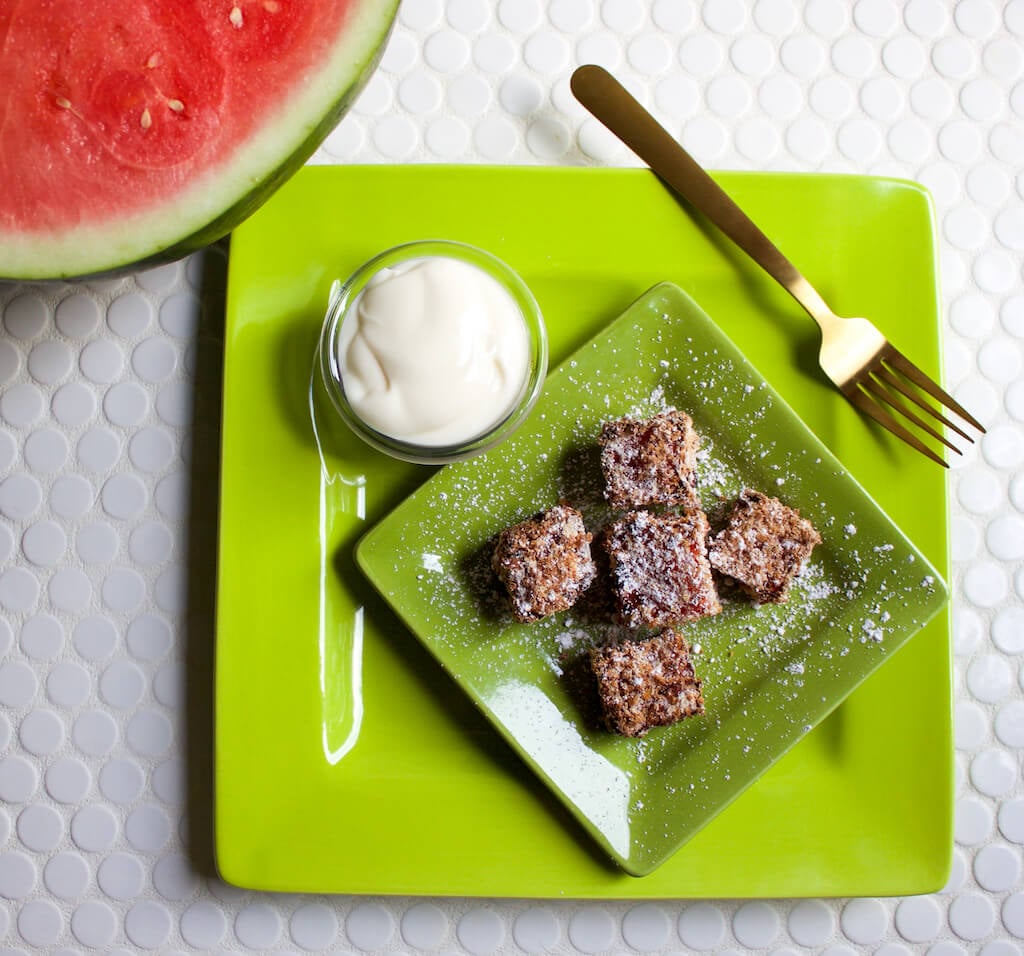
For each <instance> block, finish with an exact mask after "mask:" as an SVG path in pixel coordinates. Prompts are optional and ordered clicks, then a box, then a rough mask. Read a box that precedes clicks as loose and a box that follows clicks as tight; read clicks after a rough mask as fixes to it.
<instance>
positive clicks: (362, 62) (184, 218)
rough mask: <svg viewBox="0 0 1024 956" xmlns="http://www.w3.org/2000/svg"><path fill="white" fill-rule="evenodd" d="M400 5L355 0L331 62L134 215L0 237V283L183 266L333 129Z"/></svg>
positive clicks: (375, 59) (373, 63) (372, 64)
mask: <svg viewBox="0 0 1024 956" xmlns="http://www.w3.org/2000/svg"><path fill="white" fill-rule="evenodd" d="M398 5H399V0H357V2H356V4H355V5H354V8H353V11H352V16H351V19H350V20H349V21H348V23H347V24H346V27H345V29H344V31H343V32H342V34H341V36H340V37H339V38H338V42H337V43H336V44H335V45H334V47H333V49H332V51H331V54H330V56H329V57H328V58H327V60H326V61H325V63H324V64H323V65H322V66H321V68H320V69H318V70H317V72H316V73H315V74H314V75H312V76H310V77H308V79H307V81H306V82H304V83H303V84H302V85H301V87H300V88H297V89H294V90H292V91H289V95H288V96H286V97H284V98H283V100H282V101H281V102H280V103H278V104H277V105H276V106H275V107H274V114H273V115H272V116H267V117H266V119H265V121H264V122H263V123H262V124H261V125H260V127H259V129H258V131H257V132H256V133H255V134H254V135H253V136H251V137H249V139H248V140H247V141H246V142H245V143H244V144H241V145H240V146H239V148H238V149H237V150H235V152H234V153H233V155H232V156H231V157H230V159H229V160H228V161H227V162H225V163H223V164H219V165H217V166H216V167H213V168H210V169H208V170H206V171H204V172H203V173H202V174H201V175H199V176H197V177H196V178H195V179H194V180H193V181H192V182H191V183H190V184H189V185H188V186H187V187H186V188H185V189H183V190H181V191H180V192H178V193H177V194H176V195H174V196H172V197H169V198H168V199H167V200H166V201H164V202H161V203H160V204H158V205H155V206H148V207H147V208H146V209H144V210H142V211H140V212H139V213H137V214H130V215H121V216H119V217H117V218H112V219H109V220H107V221H104V222H101V223H92V224H90V223H81V224H77V225H75V226H73V227H70V228H65V229H61V230H60V231H59V232H55V233H27V232H13V231H6V232H5V231H3V230H0V279H11V280H31V281H45V280H51V279H81V278H92V277H97V276H104V275H117V274H121V273H124V272H128V271H132V270H136V269H140V268H145V267H149V266H154V265H158V264H160V263H163V262H168V261H172V260H175V259H180V258H182V257H184V256H186V255H189V254H190V253H192V252H195V251H197V250H199V249H202V248H203V247H205V246H207V245H209V244H210V243H212V242H214V241H216V240H217V239H220V238H221V237H223V236H225V235H226V234H227V233H229V232H230V231H231V230H232V229H234V228H235V226H237V225H238V224H239V223H241V222H242V221H243V220H244V219H246V218H248V217H249V216H250V215H252V213H254V212H255V211H256V210H257V209H258V208H259V207H260V206H261V205H262V204H263V203H264V202H266V200H267V199H269V198H270V196H271V195H272V194H273V193H274V191H275V190H277V189H278V188H279V187H280V186H281V185H283V183H284V182H285V181H286V180H287V179H288V178H289V177H291V176H292V175H293V174H294V173H295V172H296V171H297V170H298V169H299V168H300V167H301V166H302V165H303V164H304V163H305V162H306V160H307V159H309V157H310V156H312V155H313V153H314V152H315V151H316V149H317V147H318V146H319V145H320V144H321V143H322V142H323V140H324V139H325V138H326V137H327V135H328V134H329V133H330V132H331V131H332V130H333V129H334V128H335V126H337V124H338V122H339V121H340V120H341V118H342V116H343V115H344V114H345V113H346V111H347V110H348V108H349V107H350V106H351V105H352V103H353V101H354V100H355V99H356V97H358V95H359V93H360V92H361V91H362V89H363V87H364V86H365V84H366V82H367V81H368V80H369V78H370V76H371V75H372V74H373V72H374V71H375V70H376V68H377V65H378V64H379V62H380V58H381V56H382V55H383V52H384V48H385V46H386V44H387V40H388V37H389V36H390V33H391V29H392V26H393V24H394V20H395V16H396V14H397V11H398Z"/></svg>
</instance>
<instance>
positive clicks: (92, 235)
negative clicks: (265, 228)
mask: <svg viewBox="0 0 1024 956" xmlns="http://www.w3.org/2000/svg"><path fill="white" fill-rule="evenodd" d="M397 5H398V0H131V2H125V0H101V2H98V3H90V2H86V0H23V2H20V3H19V2H15V0H0V276H2V277H5V278H18V279H46V278H67V277H71V276H83V275H92V274H97V273H104V272H115V271H118V270H122V269H126V268H128V267H130V266H135V265H139V264H140V263H142V262H155V261H162V260H167V259H172V258H178V257H180V256H183V255H186V254H187V253H189V252H191V251H193V250H195V249H197V248H200V247H201V246H203V245H206V244H207V243H209V242H212V241H213V240H214V239H217V238H219V237H220V236H222V235H224V234H225V233H227V232H229V231H230V230H231V229H232V228H233V227H234V226H236V225H237V224H238V223H239V222H241V221H242V220H243V219H244V218H245V217H246V216H248V215H249V214H250V213H252V212H253V211H254V210H255V209H256V208H257V207H258V206H259V205H260V204H261V203H262V202H263V201H264V200H265V199H267V198H268V197H269V195H270V194H271V193H272V192H273V191H274V190H275V189H276V188H277V187H278V186H280V185H281V184H282V183H283V182H284V181H285V179H287V178H288V176H290V175H291V174H292V173H293V172H295V170H296V169H298V167H299V166H301V165H302V163H303V162H304V161H305V160H306V159H307V158H308V157H309V156H310V155H311V154H312V153H313V151H314V150H315V149H316V147H317V146H318V145H319V144H320V142H321V141H322V140H323V138H324V137H325V136H326V135H327V134H328V133H329V132H330V131H331V130H332V129H333V128H334V126H335V125H336V124H337V122H338V120H339V119H340V118H341V115H342V114H343V113H344V111H345V109H346V108H347V107H348V106H349V104H350V103H351V102H352V100H353V99H354V98H355V96H356V95H357V94H358V92H359V90H360V89H361V88H362V85H363V83H364V82H365V81H366V79H368V77H369V76H370V74H371V72H372V71H373V69H374V68H375V67H376V65H377V61H378V59H379V57H380V54H381V52H382V50H383V47H384V43H385V41H386V40H387V36H388V33H389V31H390V28H391V24H392V22H393V20H394V16H395V11H396V8H397Z"/></svg>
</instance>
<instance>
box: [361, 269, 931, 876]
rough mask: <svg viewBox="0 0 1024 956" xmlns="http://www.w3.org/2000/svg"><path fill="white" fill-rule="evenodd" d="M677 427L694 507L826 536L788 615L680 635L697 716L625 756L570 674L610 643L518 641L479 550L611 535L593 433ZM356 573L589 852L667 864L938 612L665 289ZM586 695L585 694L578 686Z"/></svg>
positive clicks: (632, 744) (739, 359) (809, 448)
mask: <svg viewBox="0 0 1024 956" xmlns="http://www.w3.org/2000/svg"><path fill="white" fill-rule="evenodd" d="M665 408H680V409H684V410H686V411H688V412H689V413H690V414H691V415H692V416H693V419H694V425H695V427H696V429H697V431H698V433H699V434H700V435H701V437H702V441H703V446H702V452H701V461H700V464H699V467H698V487H699V489H700V491H701V497H702V503H703V505H704V508H705V510H707V511H709V512H712V511H713V510H714V509H715V508H716V506H718V505H719V504H720V502H722V501H723V500H724V501H731V500H735V499H736V497H737V496H738V494H739V492H740V491H741V490H742V489H743V488H744V487H748V488H756V489H758V490H761V491H765V492H768V493H769V494H772V495H778V496H780V497H781V498H783V499H785V501H786V503H788V504H789V505H791V506H793V507H798V508H799V509H800V510H801V512H802V514H803V515H804V516H805V517H806V518H809V519H810V520H811V521H812V522H813V524H814V525H815V527H816V528H817V529H818V531H819V533H820V534H821V537H822V543H821V545H820V546H819V547H818V548H817V549H816V550H815V552H814V554H813V555H812V560H811V562H810V563H809V566H808V567H807V569H806V571H805V573H804V575H803V576H802V578H801V579H800V580H799V581H798V582H797V584H796V586H795V587H794V588H793V590H792V592H791V594H790V596H789V600H788V601H787V602H786V603H785V604H784V605H768V606H762V607H758V606H756V605H754V604H752V603H751V602H750V601H749V600H744V599H742V598H736V599H733V600H726V601H725V610H724V611H723V613H722V614H720V615H718V616H715V617H711V618H704V619H703V620H701V621H699V622H696V623H694V624H690V625H687V627H686V628H685V633H686V636H687V639H688V640H689V642H690V644H691V645H692V646H694V647H696V648H699V653H698V654H697V656H696V668H697V673H698V676H700V677H701V678H702V679H703V682H704V698H705V707H706V714H705V716H704V717H703V718H695V719H692V720H687V721H684V722H682V723H679V724H676V725H675V726H674V727H671V728H664V729H658V730H655V731H653V732H652V733H650V734H649V735H648V736H647V737H646V738H645V739H643V740H641V741H635V740H624V739H622V738H618V737H615V736H613V735H611V734H609V733H607V732H605V731H602V730H601V729H595V727H594V724H595V722H594V721H593V720H587V719H586V703H585V700H586V698H585V688H586V684H585V682H584V681H583V680H582V678H581V676H580V674H579V673H578V670H579V665H580V664H581V663H583V662H584V661H585V656H586V647H587V646H588V645H590V644H592V643H593V641H594V640H600V639H601V638H602V636H604V635H603V634H602V632H603V631H604V630H605V625H604V622H603V621H602V619H601V617H600V616H599V615H592V616H593V618H594V619H595V624H594V625H590V626H588V625H587V624H586V623H583V624H581V623H580V622H579V621H577V619H576V615H575V614H574V613H573V612H572V611H570V612H569V613H567V614H562V615H558V616H553V617H551V618H549V619H547V620H546V621H545V622H544V623H543V625H538V624H534V625H523V624H516V623H515V622H513V621H512V620H511V618H510V616H509V615H507V614H504V613H503V612H502V607H501V604H500V603H499V602H498V601H496V600H494V598H493V596H492V594H493V585H492V582H491V579H490V575H488V573H487V568H488V558H489V551H490V550H491V547H492V545H491V546H489V542H491V541H493V538H494V535H495V534H496V533H497V532H498V531H500V530H501V528H503V527H505V526H507V525H510V524H514V523H515V522H517V521H520V520H522V519H523V518H525V517H528V516H529V515H530V514H531V513H533V512H535V511H537V510H538V509H539V508H547V507H550V506H552V505H554V504H556V503H557V502H558V501H566V502H568V503H570V504H572V505H575V506H576V507H577V508H579V509H580V510H581V511H583V513H584V515H585V516H587V517H588V527H589V528H590V529H591V530H594V531H596V530H598V529H599V528H600V527H601V526H602V524H604V523H606V522H607V521H608V520H609V513H608V509H607V508H605V507H604V505H603V501H602V494H601V487H602V483H601V480H600V468H599V467H598V465H597V463H596V462H595V461H594V457H595V456H594V455H593V454H592V453H591V452H592V451H593V449H595V448H596V437H597V434H598V432H599V431H600V427H601V422H602V421H607V420H610V419H615V418H620V417H622V416H624V415H634V416H636V415H640V416H641V417H648V416H650V415H652V414H656V413H657V412H659V411H662V410H664V409H665ZM357 559H358V561H359V564H360V566H361V567H362V568H363V570H364V571H365V572H366V574H367V575H368V576H369V578H370V580H372V581H373V583H374V584H375V585H376V586H377V588H378V590H379V591H380V592H381V594H383V595H384V597H385V598H386V599H387V600H388V601H389V602H390V604H391V605H392V607H394V609H395V610H396V611H397V612H398V614H399V615H400V616H401V618H402V619H403V620H404V621H405V623H406V624H407V625H408V627H409V628H410V630H412V632H413V633H414V634H416V635H417V636H418V637H419V638H420V640H421V641H423V643H424V644H425V645H426V646H427V648H428V649H429V650H430V651H431V652H432V653H433V655H434V656H435V657H436V658H437V660H438V661H439V662H440V663H441V665H442V666H443V667H444V668H445V670H447V671H448V673H450V674H451V675H452V676H453V677H454V678H455V680H456V682H457V683H458V684H460V685H461V686H462V688H463V690H465V691H466V692H467V693H468V694H469V695H470V696H471V697H472V698H473V700H474V701H475V702H476V703H477V704H478V706H480V707H481V708H482V710H483V711H484V712H485V713H486V714H487V715H488V717H489V718H490V719H491V720H492V721H493V722H494V724H495V725H496V727H497V729H498V730H499V731H500V732H501V733H502V735H503V736H504V737H505V738H506V739H507V740H508V741H509V742H510V743H511V744H512V746H513V747H514V748H515V749H516V750H517V751H518V752H519V754H520V755H521V756H522V757H524V758H525V759H526V761H527V762H528V763H529V764H530V765H531V766H532V767H533V768H534V770H536V771H537V773H539V774H540V775H541V777H542V778H543V779H544V780H545V781H546V782H547V783H548V785H549V786H550V787H551V788H552V789H553V790H554V791H555V792H556V793H557V794H558V795H559V796H560V797H561V799H562V800H563V802H564V803H565V804H566V806H567V807H568V808H569V810H570V811H571V812H572V813H573V814H574V815H575V816H576V817H578V818H579V820H580V822H582V823H583V824H584V826H585V827H586V828H587V829H588V830H589V831H590V833H591V834H592V835H593V836H594V837H595V838H596V839H597V841H598V842H599V843H600V844H601V846H603V847H604V849H605V850H606V851H607V852H608V853H609V854H610V855H611V856H612V858H613V859H615V860H616V861H618V862H619V863H620V864H621V865H622V866H623V867H624V868H625V869H626V870H628V871H629V872H630V873H632V874H634V875H636V876H643V875H645V874H647V873H649V872H650V871H651V870H653V869H654V868H655V867H657V866H659V865H660V864H661V863H663V862H664V861H665V860H666V859H667V858H668V857H669V856H670V855H671V854H672V853H674V852H675V851H676V849H677V848H678V847H679V846H680V845H681V844H682V843H684V842H685V841H687V840H689V839H690V838H691V837H692V836H693V835H694V834H695V833H696V832H697V831H698V830H699V829H700V828H701V827H702V826H703V825H704V824H706V823H707V822H708V821H709V820H710V819H711V818H713V817H714V816H715V815H716V814H717V813H719V812H720V811H721V810H723V809H724V808H725V807H726V806H727V805H728V804H729V803H731V802H732V800H734V799H735V798H736V797H737V796H738V795H739V794H740V793H741V792H742V791H743V790H745V789H746V788H747V787H748V786H750V784H751V783H753V782H754V780H756V779H757V777H759V776H760V775H761V773H763V772H764V770H765V769H766V768H767V767H769V766H770V765H771V764H772V763H773V762H774V761H775V760H777V759H778V758H779V757H780V756H781V755H782V754H783V753H784V752H785V751H786V750H788V749H789V748H790V747H791V746H792V745H793V744H794V743H796V741H797V740H799V739H800V738H801V737H803V736H804V734H806V733H807V732H808V731H810V730H811V728H812V727H814V726H815V725H817V724H818V723H819V722H820V721H821V720H822V718H824V717H825V716H826V715H827V714H828V713H830V712H831V711H832V710H833V709H834V708H835V706H836V705H837V704H838V703H839V702H840V701H841V700H842V699H843V698H844V697H846V695H847V694H849V693H850V691H851V690H853V688H854V687H856V686H857V685H858V684H859V683H860V682H861V681H863V680H864V678H865V677H867V676H868V675H869V674H870V673H871V672H872V671H874V670H875V669H876V668H877V667H878V666H879V665H880V664H881V663H882V662H883V661H884V660H885V659H886V658H887V657H888V656H889V655H891V654H892V653H893V652H895V651H896V650H898V649H899V648H900V647H901V646H902V645H903V644H904V643H905V642H906V641H907V640H908V639H909V638H910V637H911V636H912V635H913V634H915V633H916V632H917V631H918V630H919V629H920V628H921V627H922V626H923V625H924V624H925V623H926V622H927V621H928V620H930V619H931V618H932V616H933V615H934V614H935V613H936V612H937V611H938V610H939V609H940V608H941V607H942V606H944V605H945V603H946V600H947V594H946V589H945V585H944V584H943V582H942V581H941V580H940V579H939V578H938V575H937V573H936V572H935V570H934V569H933V568H932V567H931V566H930V565H929V564H928V562H927V561H926V560H925V558H924V557H923V556H922V555H920V554H919V553H917V552H916V551H915V549H914V548H913V546H912V545H911V544H910V543H909V542H908V541H907V540H906V539H905V538H904V537H903V535H902V534H901V533H900V532H899V530H898V529H897V528H896V527H895V526H894V525H893V524H892V523H891V522H890V521H889V520H888V519H887V518H886V517H885V515H883V514H882V513H881V512H880V511H879V510H878V508H877V507H876V506H875V504H874V502H872V501H871V499H870V498H869V497H868V496H867V494H866V493H865V492H864V491H863V489H862V488H861V487H860V486H859V485H858V484H857V483H856V482H855V481H854V480H853V479H852V478H850V477H849V475H848V474H847V473H846V472H845V471H844V469H843V468H842V466H841V465H840V464H839V462H838V461H836V459H835V458H834V457H833V456H832V455H831V454H830V453H829V452H828V451H827V450H826V449H825V447H824V446H823V445H822V444H821V442H819V441H818V440H817V439H816V438H815V437H814V435H812V434H811V433H810V432H809V431H808V430H807V428H806V426H804V424H803V422H801V421H800V420H799V419H798V418H797V417H796V416H795V415H794V414H793V413H792V412H791V411H790V409H789V408H787V407H786V406H785V404H784V403H782V401H781V400H780V399H779V398H778V396H777V395H775V394H774V393H773V391H772V390H771V388H770V387H768V385H767V383H766V382H765V381H764V380H763V379H762V378H760V376H759V375H758V374H757V372H756V371H755V370H754V369H753V368H752V367H751V366H750V364H749V363H748V362H747V361H746V360H745V359H744V358H743V356H742V355H741V354H740V352H739V351H738V350H737V349H736V347H735V346H734V345H733V344H732V343H731V342H730V341H729V340H728V339H727V338H726V337H725V336H724V335H723V334H722V333H721V331H720V330H719V329H718V328H717V327H716V326H715V325H714V323H713V322H711V320H710V319H709V318H708V317H707V316H706V315H705V314H704V313H702V312H701V311H700V309H699V308H698V307H697V305H696V304H695V303H694V302H693V301H692V300H691V299H690V298H689V297H688V296H686V294H685V293H683V292H682V291H680V290H679V289H678V288H677V287H676V286H674V285H670V284H668V283H664V284H661V285H659V286H656V287H655V288H654V289H652V290H651V291H650V292H649V293H647V294H646V295H644V296H642V297H641V298H640V299H639V300H638V301H637V302H636V303H635V304H634V305H633V306H632V307H630V308H629V309H628V310H627V311H626V312H625V314H624V315H623V316H622V317H621V318H619V319H617V320H616V321H615V322H613V323H612V324H611V325H610V326H609V327H608V328H607V329H605V330H604V331H602V332H601V333H600V334H599V335H598V336H597V337H596V338H594V339H593V340H592V341H591V342H590V343H589V344H587V345H585V346H583V347H582V348H581V349H579V350H578V351H577V352H575V353H574V354H573V355H572V356H571V357H570V358H569V359H568V360H567V361H566V362H565V363H563V364H562V366H561V367H560V368H558V369H557V370H556V371H555V372H554V373H552V374H551V375H550V376H549V377H548V381H547V385H546V388H545V392H544V395H543V397H542V398H541V400H540V402H539V403H538V405H537V407H536V409H535V410H534V413H533V415H531V417H530V419H529V422H528V423H527V425H526V426H524V427H522V428H521V429H520V430H519V431H518V432H517V433H516V435H515V436H514V437H513V438H512V439H511V440H510V441H508V442H506V443H505V444H503V445H502V446H500V447H499V448H498V449H496V450H494V451H492V452H490V453H489V454H487V455H484V456H482V457H479V458H476V459H473V460H472V461H469V462H463V463H460V464H458V465H453V466H452V467H450V468H446V469H445V470H444V471H442V472H441V473H440V474H438V475H437V476H436V477H435V478H433V479H432V480H431V481H429V482H428V483H427V484H426V485H424V486H423V487H422V488H421V489H420V490H419V491H417V492H416V493H415V494H413V495H411V496H410V497H409V498H408V499H407V500H406V501H405V502H403V503H402V504H401V505H399V507H398V508H396V509H395V510H394V511H393V512H392V513H391V514H390V515H388V516H387V517H386V518H385V519H384V520H383V521H382V522H380V523H379V524H378V525H377V526H376V527H375V528H374V529H373V530H372V531H370V532H369V534H368V535H367V536H366V537H365V538H363V540H362V542H361V543H360V545H359V547H358V549H357ZM581 685H582V686H581Z"/></svg>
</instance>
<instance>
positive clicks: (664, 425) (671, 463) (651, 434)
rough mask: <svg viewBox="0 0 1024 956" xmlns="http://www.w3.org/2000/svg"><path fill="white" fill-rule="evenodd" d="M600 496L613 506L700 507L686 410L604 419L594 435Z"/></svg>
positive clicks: (695, 443)
mask: <svg viewBox="0 0 1024 956" xmlns="http://www.w3.org/2000/svg"><path fill="white" fill-rule="evenodd" d="M598 444H599V445H600V446H601V470H602V471H603V472H604V481H605V498H606V499H607V500H608V503H609V504H610V505H611V506H612V507H613V508H639V507H643V506H645V505H652V504H660V505H682V506H683V507H684V508H699V507H700V501H699V499H698V497H697V473H696V471H695V467H696V457H697V449H698V448H699V447H700V436H699V435H698V434H697V432H696V431H694V428H693V421H692V419H691V418H690V416H689V415H687V414H686V412H680V411H677V410H676V409H670V410H668V411H665V412H661V413H660V414H658V415H655V416H654V417H653V418H648V419H635V418H620V419H619V420H618V421H614V422H605V423H604V424H603V425H602V426H601V434H600V435H599V437H598Z"/></svg>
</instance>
